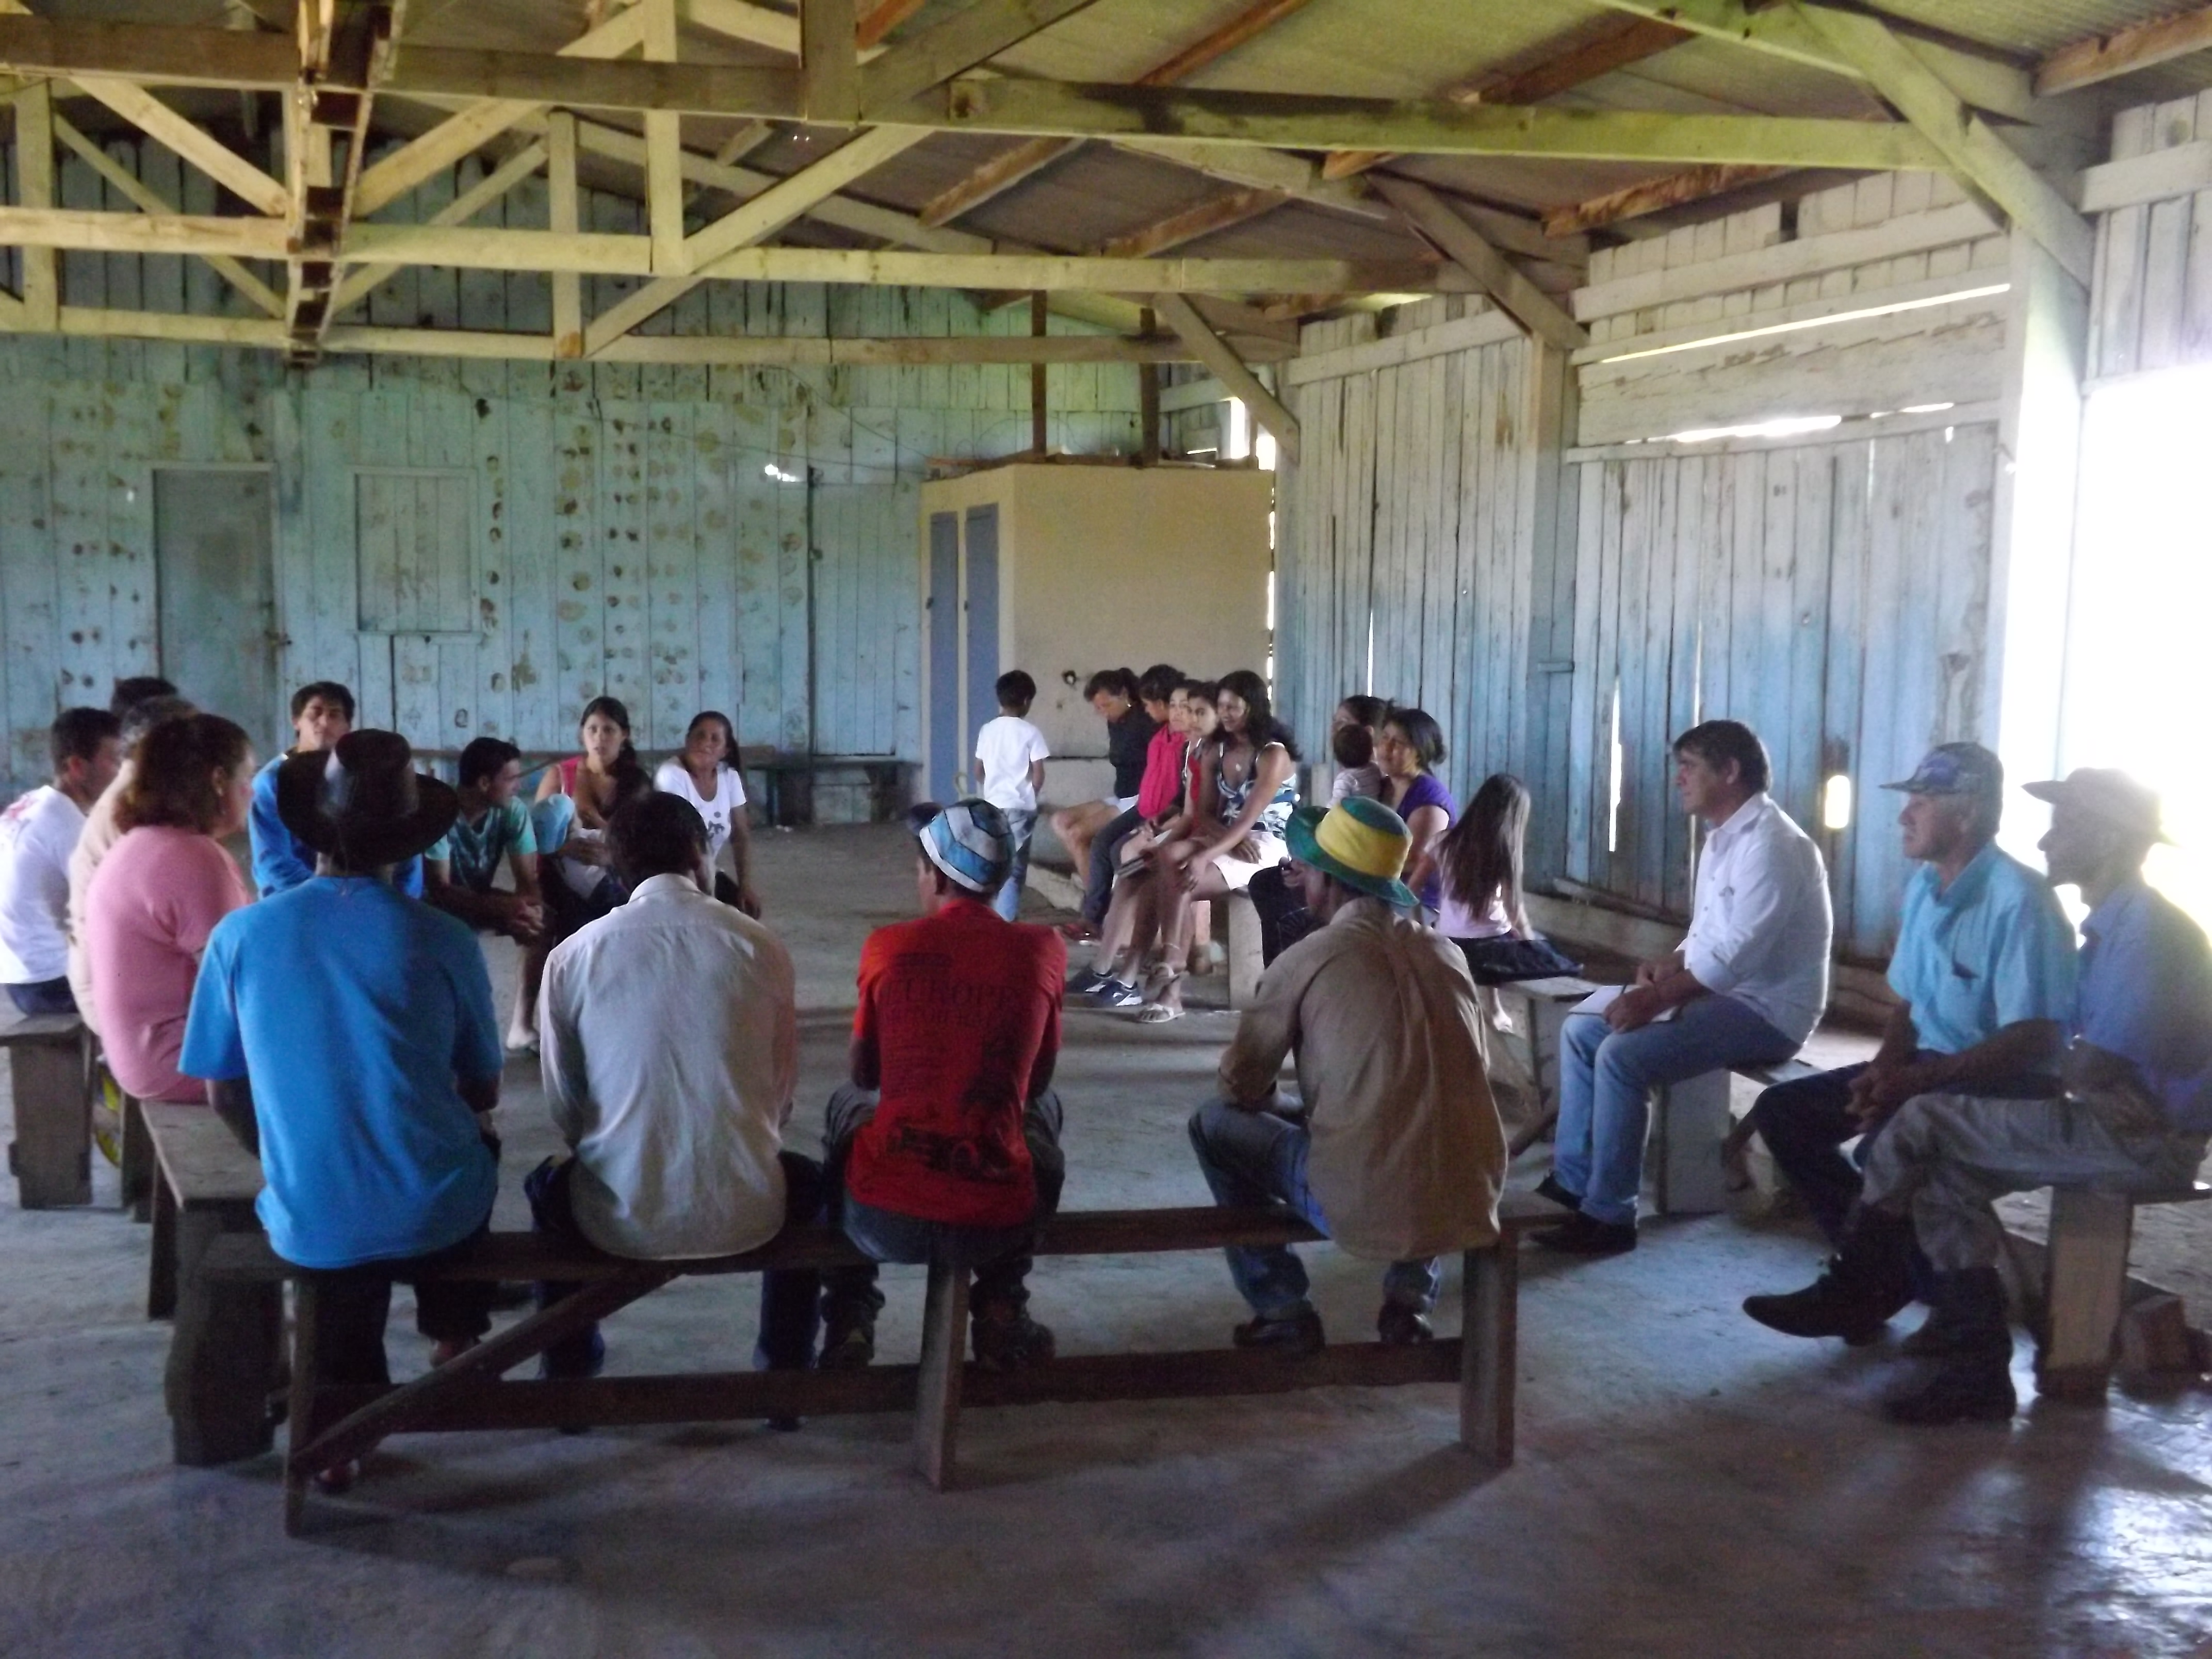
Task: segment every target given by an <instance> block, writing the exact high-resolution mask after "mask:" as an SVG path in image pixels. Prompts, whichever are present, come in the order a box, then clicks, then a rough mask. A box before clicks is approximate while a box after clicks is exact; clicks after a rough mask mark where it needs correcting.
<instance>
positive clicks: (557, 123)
mask: <svg viewBox="0 0 2212 1659" xmlns="http://www.w3.org/2000/svg"><path fill="white" fill-rule="evenodd" d="M545 160H546V183H547V185H548V186H549V189H548V191H547V208H548V220H547V222H548V223H549V224H550V226H551V227H552V229H553V233H554V234H556V235H558V236H574V234H576V232H577V229H578V228H579V226H578V220H579V217H580V215H579V214H578V212H577V202H576V118H575V117H574V115H572V114H570V113H569V112H568V111H567V110H565V109H558V110H555V111H554V112H553V114H552V117H551V118H550V121H549V122H548V124H547V126H546V130H545ZM553 355H554V356H556V357H580V356H583V355H584V279H583V278H582V277H581V276H579V275H578V274H577V273H576V272H574V271H573V270H556V271H555V272H554V273H553Z"/></svg>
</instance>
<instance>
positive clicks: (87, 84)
mask: <svg viewBox="0 0 2212 1659" xmlns="http://www.w3.org/2000/svg"><path fill="white" fill-rule="evenodd" d="M5 21H9V20H7V19H4V18H0V22H5ZM76 85H77V88H78V89H79V90H81V91H82V92H83V93H84V94H86V95H87V96H88V97H91V98H94V99H97V100H99V101H100V102H101V103H103V104H105V105H106V106H107V107H108V108H110V109H112V110H113V111H114V112H116V113H117V114H118V115H119V116H121V117H122V118H124V119H125V120H126V121H128V122H130V123H131V125H133V126H135V127H137V129H138V130H139V131H141V132H143V133H145V134H146V135H147V136H148V137H150V138H153V139H155V140H156V141H157V142H159V143H161V144H163V145H165V146H166V147H167V148H168V149H172V150H173V151H175V152H176V153H177V155H179V156H181V157H183V158H184V159H185V161H189V162H191V164H192V165H193V166H194V167H197V168H198V169H199V170H200V171H201V172H202V173H206V174H207V175H208V177H209V178H210V179H214V180H215V181H216V183H217V184H219V185H222V186H223V188H224V189H226V190H228V191H230V193H231V194H232V195H234V196H235V197H238V198H239V199H240V201H242V202H244V203H246V205H247V206H249V207H252V208H253V209H254V210H257V211H258V212H262V213H267V214H276V215H282V214H283V213H285V212H287V211H289V209H290V207H291V204H292V195H291V192H290V191H288V190H286V189H285V188H284V186H283V185H282V184H281V183H279V182H278V181H277V180H276V179H272V178H270V176H269V175H268V174H267V173H264V172H263V171H262V170H261V169H260V168H259V167H256V166H254V165H253V163H252V162H251V161H247V160H246V158H245V157H244V156H243V155H240V154H239V153H238V152H237V151H236V150H234V149H231V148H230V147H229V146H228V145H227V144H224V143H222V142H221V141H220V140H218V139H216V138H215V137H212V136H210V134H208V133H207V132H205V131H203V130H202V129H200V128H198V127H197V126H195V125H192V124H191V122H190V121H188V120H186V119H185V118H184V117H183V116H181V115H179V114H178V113H177V112H176V111H174V110H173V109H171V108H170V107H169V106H167V104H165V103H163V102H162V101H161V100H160V99H158V98H156V97H155V96H154V94H152V93H150V92H148V91H147V90H146V89H145V88H143V87H140V86H134V85H133V84H131V82H128V81H111V80H107V79H106V78H104V77H101V76H79V77H78V79H77V82H76Z"/></svg>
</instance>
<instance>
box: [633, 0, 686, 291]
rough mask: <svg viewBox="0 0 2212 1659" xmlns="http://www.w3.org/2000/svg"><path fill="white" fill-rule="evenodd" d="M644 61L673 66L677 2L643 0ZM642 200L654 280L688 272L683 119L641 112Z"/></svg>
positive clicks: (662, 112)
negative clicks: (643, 144)
mask: <svg viewBox="0 0 2212 1659" xmlns="http://www.w3.org/2000/svg"><path fill="white" fill-rule="evenodd" d="M639 9H640V10H641V11H643V12H644V14H645V42H644V50H645V56H646V58H647V59H648V60H649V61H651V62H654V63H661V64H672V63H674V62H675V61H676V0H644V3H643V4H642V5H641V7H640V8H639ZM645 200H646V214H647V223H648V224H649V225H650V227H651V228H652V233H653V274H654V275H655V276H680V275H681V274H682V273H683V272H684V271H686V270H690V268H691V263H690V259H689V258H687V257H686V256H685V253H684V118H683V117H682V116H681V115H679V114H678V113H677V112H675V111H673V110H647V112H645Z"/></svg>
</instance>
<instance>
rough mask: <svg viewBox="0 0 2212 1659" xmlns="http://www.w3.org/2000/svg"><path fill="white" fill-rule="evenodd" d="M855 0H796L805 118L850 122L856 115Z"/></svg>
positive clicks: (836, 123) (857, 51) (830, 122)
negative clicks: (797, 1) (797, 0)
mask: <svg viewBox="0 0 2212 1659" xmlns="http://www.w3.org/2000/svg"><path fill="white" fill-rule="evenodd" d="M799 81H800V84H801V87H802V88H803V90H802V95H801V97H800V100H799V101H800V102H801V103H803V104H804V105H805V107H806V118H807V119H808V120H809V121H811V122H813V123H815V124H817V125H825V126H851V125H853V123H854V122H855V121H856V120H858V119H859V118H860V46H859V41H858V40H857V39H856V37H855V35H854V17H853V0H799Z"/></svg>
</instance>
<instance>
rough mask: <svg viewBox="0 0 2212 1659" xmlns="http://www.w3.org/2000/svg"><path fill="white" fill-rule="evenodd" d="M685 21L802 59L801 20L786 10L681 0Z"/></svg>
mask: <svg viewBox="0 0 2212 1659" xmlns="http://www.w3.org/2000/svg"><path fill="white" fill-rule="evenodd" d="M680 9H681V11H682V13H683V17H684V21H685V22H687V23H690V24H691V25H692V26H693V27H696V28H702V29H705V30H706V31H707V32H708V33H710V34H724V35H727V36H728V37H729V38H730V39H731V40H749V41H750V42H751V43H752V44H753V45H754V46H766V47H768V48H769V50H770V51H771V52H783V53H785V54H787V55H788V56H790V57H793V58H796V57H798V56H799V19H798V18H796V17H793V15H791V14H790V13H789V12H787V11H775V10H773V9H770V8H769V7H767V6H757V5H753V4H750V3H749V0H681V6H680Z"/></svg>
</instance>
